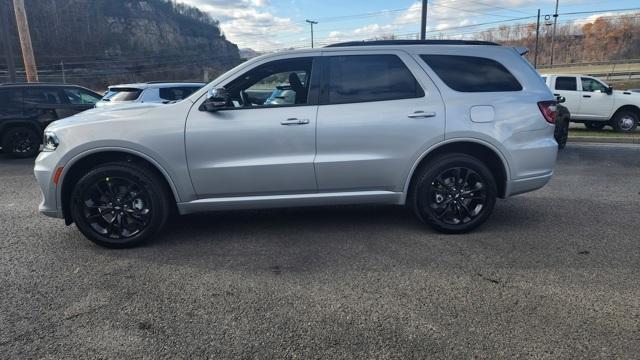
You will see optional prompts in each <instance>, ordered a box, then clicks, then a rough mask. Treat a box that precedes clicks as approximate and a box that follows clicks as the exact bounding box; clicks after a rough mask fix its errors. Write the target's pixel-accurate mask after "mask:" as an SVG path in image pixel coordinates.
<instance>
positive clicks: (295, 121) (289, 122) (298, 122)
mask: <svg viewBox="0 0 640 360" xmlns="http://www.w3.org/2000/svg"><path fill="white" fill-rule="evenodd" d="M308 123H309V119H298V118H289V119H287V120H284V121H280V124H282V125H304V124H308Z"/></svg>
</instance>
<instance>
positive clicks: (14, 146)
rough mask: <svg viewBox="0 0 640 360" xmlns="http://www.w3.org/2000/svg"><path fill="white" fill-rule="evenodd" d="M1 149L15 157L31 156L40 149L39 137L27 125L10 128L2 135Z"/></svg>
mask: <svg viewBox="0 0 640 360" xmlns="http://www.w3.org/2000/svg"><path fill="white" fill-rule="evenodd" d="M2 149H3V150H4V152H5V153H7V154H9V155H10V156H13V157H15V158H28V157H33V156H36V154H38V151H39V150H40V137H39V136H38V133H37V132H36V131H35V130H33V129H31V128H28V127H22V126H21V127H15V128H11V129H9V130H7V132H5V134H4V136H2Z"/></svg>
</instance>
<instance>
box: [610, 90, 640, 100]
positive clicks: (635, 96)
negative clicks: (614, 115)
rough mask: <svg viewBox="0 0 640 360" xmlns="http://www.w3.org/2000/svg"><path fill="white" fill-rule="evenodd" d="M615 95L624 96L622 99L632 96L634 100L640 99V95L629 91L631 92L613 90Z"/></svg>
mask: <svg viewBox="0 0 640 360" xmlns="http://www.w3.org/2000/svg"><path fill="white" fill-rule="evenodd" d="M613 93H614V94H616V96H622V97H627V96H631V97H633V98H634V99H640V93H637V92H633V91H629V90H613Z"/></svg>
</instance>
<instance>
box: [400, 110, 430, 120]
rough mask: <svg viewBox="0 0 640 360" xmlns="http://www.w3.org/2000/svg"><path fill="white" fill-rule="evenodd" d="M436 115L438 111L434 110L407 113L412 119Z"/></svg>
mask: <svg viewBox="0 0 640 360" xmlns="http://www.w3.org/2000/svg"><path fill="white" fill-rule="evenodd" d="M434 116H436V113H434V112H433V111H431V112H424V111H416V112H414V113H413V114H409V115H407V117H409V118H411V119H420V118H428V117H434Z"/></svg>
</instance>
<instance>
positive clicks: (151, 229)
mask: <svg viewBox="0 0 640 360" xmlns="http://www.w3.org/2000/svg"><path fill="white" fill-rule="evenodd" d="M169 212H170V205H169V196H168V189H167V188H166V186H165V185H164V182H163V180H162V179H160V178H159V177H158V176H157V175H156V174H155V173H154V172H153V171H152V170H150V169H148V168H147V167H146V166H140V165H139V164H132V163H125V162H116V163H107V164H103V165H100V166H98V167H97V168H95V169H93V170H91V171H89V172H88V173H87V174H85V175H84V176H83V177H82V178H80V180H79V181H78V183H77V184H76V185H75V187H74V189H73V191H72V194H71V217H72V218H73V221H74V222H75V223H76V226H77V227H78V229H80V232H82V234H83V235H84V236H86V237H87V238H88V239H89V240H91V241H93V242H94V243H96V244H98V245H100V246H104V247H108V248H130V247H134V246H138V245H140V244H143V243H145V242H147V241H149V240H151V239H152V238H153V237H154V236H155V235H156V234H157V233H158V232H159V231H160V230H161V229H162V227H163V226H164V224H165V222H166V221H167V217H168V215H169Z"/></svg>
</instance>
